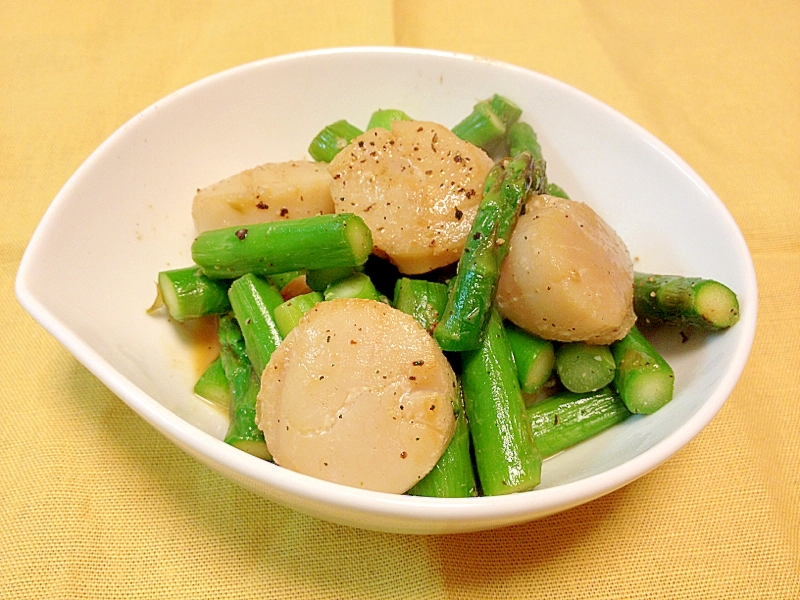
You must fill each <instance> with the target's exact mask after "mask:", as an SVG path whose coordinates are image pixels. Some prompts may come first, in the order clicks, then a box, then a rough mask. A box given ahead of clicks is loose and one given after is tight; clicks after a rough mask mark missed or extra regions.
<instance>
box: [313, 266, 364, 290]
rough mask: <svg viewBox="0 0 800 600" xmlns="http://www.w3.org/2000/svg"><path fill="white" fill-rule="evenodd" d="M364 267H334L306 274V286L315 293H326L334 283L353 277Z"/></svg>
mask: <svg viewBox="0 0 800 600" xmlns="http://www.w3.org/2000/svg"><path fill="white" fill-rule="evenodd" d="M361 268H362V267H333V268H331V269H318V270H315V271H309V272H308V273H306V285H308V287H310V288H311V289H312V290H314V291H315V292H324V291H325V290H326V289H327V287H328V286H329V285H330V284H332V283H333V282H334V281H339V280H340V279H344V278H345V277H348V276H349V275H352V274H353V272H354V271H357V270H359V269H361Z"/></svg>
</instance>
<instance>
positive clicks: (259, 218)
mask: <svg viewBox="0 0 800 600" xmlns="http://www.w3.org/2000/svg"><path fill="white" fill-rule="evenodd" d="M521 116H522V111H521V110H520V109H519V108H518V107H517V105H516V104H514V103H513V102H512V101H510V100H508V99H507V98H504V97H502V96H499V95H497V94H495V95H494V96H492V97H491V98H489V99H487V100H485V101H481V102H479V103H478V104H477V105H476V106H475V108H474V111H473V113H472V114H471V115H469V116H467V117H466V118H465V119H464V120H463V121H462V122H460V123H458V124H457V125H456V126H454V127H453V128H452V130H451V129H447V128H446V127H444V126H443V125H440V124H436V123H431V122H427V121H417V120H413V119H411V118H410V117H409V116H408V115H406V114H405V113H404V112H402V111H398V110H393V111H385V110H379V111H376V112H375V113H374V115H373V118H372V119H371V121H370V123H369V125H368V126H367V130H366V131H363V132H362V131H361V130H360V129H358V128H357V127H354V126H353V125H351V124H349V123H347V122H346V121H338V122H336V123H334V124H333V125H332V126H331V127H329V128H326V129H323V131H322V132H321V133H320V135H319V136H317V138H315V139H314V141H313V142H312V145H311V148H310V153H311V154H312V156H317V157H318V159H319V160H318V161H317V162H303V161H290V162H287V163H271V164H267V165H260V166H258V167H255V168H253V169H249V170H247V171H244V172H242V173H239V174H238V175H234V176H232V177H229V178H228V179H226V180H224V181H222V182H220V183H218V184H214V185H212V186H209V187H207V188H204V189H201V190H198V193H197V195H196V196H195V201H194V206H193V218H194V222H195V226H196V229H197V232H198V236H197V238H196V239H195V241H194V243H193V245H192V257H193V259H194V261H195V262H196V263H197V264H196V265H194V266H190V267H187V268H181V269H174V270H170V271H164V272H162V273H160V274H159V288H160V294H161V297H162V298H163V299H165V301H166V303H167V308H168V310H169V312H170V314H171V315H172V317H173V318H175V319H177V320H185V319H187V318H205V317H208V316H210V315H221V317H220V341H221V349H220V357H219V360H218V361H214V363H212V365H211V366H210V367H209V369H208V371H207V372H206V373H204V375H203V376H202V377H201V378H200V380H199V381H198V385H197V386H196V388H195V389H196V391H198V393H200V394H201V395H203V396H204V397H207V398H211V397H212V396H213V397H214V398H215V399H217V398H222V399H223V400H222V402H223V403H226V404H227V405H228V406H229V414H230V419H231V423H230V426H229V430H228V435H227V436H226V441H227V442H228V443H230V444H232V445H234V446H237V447H239V448H241V449H243V450H245V451H247V452H250V453H251V454H254V455H256V456H259V457H261V458H264V459H266V460H271V461H274V462H275V463H276V464H278V465H280V466H283V467H286V468H289V469H291V470H294V471H297V472H300V473H304V474H307V475H311V476H313V477H317V478H320V479H326V480H328V481H332V482H335V483H341V484H344V485H348V486H352V487H360V488H363V489H369V490H375V491H384V492H393V493H409V494H412V495H422V496H426V495H430V496H441V497H468V496H475V495H479V494H482V495H503V494H508V493H513V492H519V491H526V490H530V489H533V488H535V487H536V486H537V485H538V484H539V483H540V479H541V467H542V461H543V458H546V457H548V456H552V455H554V454H556V453H558V452H560V451H562V450H564V449H565V448H568V447H570V446H572V445H574V444H576V443H579V442H581V441H583V440H585V439H586V438H588V437H590V436H592V435H595V434H597V433H599V432H601V431H603V430H605V429H606V428H608V427H610V426H612V425H614V424H616V423H619V422H621V421H623V420H625V419H626V418H628V417H629V416H631V415H632V414H635V413H639V414H651V413H653V412H655V411H656V410H658V409H660V408H661V407H663V406H664V405H665V404H666V403H667V402H669V401H670V400H671V398H672V395H673V384H674V374H673V371H672V369H671V367H670V366H669V364H668V363H667V361H666V360H664V359H663V357H661V355H660V354H659V352H658V351H657V350H656V349H655V347H654V346H653V345H652V344H651V343H650V342H649V341H648V340H647V338H646V337H645V336H644V335H642V333H641V332H640V331H639V330H638V328H637V327H636V326H635V324H634V323H635V321H636V319H637V316H638V318H639V319H641V320H644V321H646V322H647V323H648V324H650V325H653V324H655V323H668V324H673V325H674V324H679V325H684V326H692V327H702V328H707V329H724V328H727V327H730V326H731V325H733V324H734V323H736V321H737V320H738V317H739V306H738V299H737V297H736V295H735V294H734V293H733V292H732V291H731V290H730V289H729V288H728V287H727V286H725V285H723V284H722V283H719V282H717V281H714V280H708V279H701V278H697V277H694V278H689V277H684V276H674V275H668V276H667V275H653V274H641V273H636V272H634V267H633V260H632V258H631V256H630V255H629V253H628V250H627V248H626V246H625V244H624V242H623V241H622V240H621V238H620V237H619V236H618V235H617V234H616V232H615V231H614V230H613V229H612V228H611V227H610V226H609V225H608V224H606V223H605V221H603V219H602V218H600V216H599V215H598V214H597V213H595V212H594V211H593V210H592V209H591V208H590V207H589V206H588V205H586V204H585V203H582V202H579V201H575V200H571V199H569V198H568V196H567V194H566V192H564V191H563V190H562V189H561V188H560V187H559V186H557V185H555V184H553V183H552V182H549V183H548V180H547V173H546V163H545V161H544V158H543V156H542V151H541V146H540V145H539V143H538V140H537V138H536V135H535V133H534V132H533V130H532V128H531V127H530V125H529V124H528V123H526V122H524V121H522V120H520V118H521ZM490 153H491V155H490ZM325 161H329V163H330V164H329V165H328V166H327V168H324V167H323V165H324V164H325ZM270 176H271V177H270ZM385 272H389V273H393V274H392V275H390V276H389V278H388V283H387V280H386V278H385V276H384V275H385ZM373 278H375V279H378V278H380V279H382V285H376V284H375V282H374V281H373ZM178 282H179V283H178ZM379 287H383V289H379ZM207 291H208V293H209V295H210V297H212V298H213V301H211V302H208V303H205V302H201V303H199V304H198V303H197V300H198V298H200V297H203V295H204V294H205V293H206V292H207ZM226 296H227V300H228V302H226ZM184 297H187V298H189V299H190V300H191V301H192V303H193V305H194V306H198V308H197V310H195V312H194V313H193V312H192V310H190V309H187V308H186V304H184V302H183V298H184ZM237 328H238V330H237ZM212 374H213V375H215V376H217V377H218V378H219V381H220V384H219V385H218V386H213V385H209V381H211V375H212ZM532 374H534V375H532ZM206 386H208V388H209V389H210V390H213V392H211V391H206ZM220 386H221V387H222V388H223V389H222V391H220V390H219V387H220ZM224 388H227V391H228V394H227V395H226V393H225V391H226V390H225V389H224ZM216 401H219V400H216Z"/></svg>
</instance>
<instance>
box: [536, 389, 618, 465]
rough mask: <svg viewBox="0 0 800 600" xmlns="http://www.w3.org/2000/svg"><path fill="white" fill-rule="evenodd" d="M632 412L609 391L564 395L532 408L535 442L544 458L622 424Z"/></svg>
mask: <svg viewBox="0 0 800 600" xmlns="http://www.w3.org/2000/svg"><path fill="white" fill-rule="evenodd" d="M629 416H631V412H630V411H629V410H628V409H627V407H626V406H625V403H624V402H623V401H622V399H621V398H620V397H619V395H618V394H617V393H616V392H615V391H614V390H612V389H611V388H609V387H605V388H602V389H600V390H597V391H594V392H586V393H582V394H577V393H575V392H561V393H558V394H556V395H554V396H551V397H550V398H547V399H545V400H542V401H540V402H537V403H535V404H532V405H531V406H529V407H528V419H529V420H530V423H531V431H532V432H533V439H534V442H535V443H536V447H537V448H538V449H539V452H541V453H542V456H543V457H544V458H547V457H548V456H552V455H553V454H556V453H557V452H561V451H562V450H564V449H566V448H569V447H570V446H574V445H575V444H577V443H578V442H582V441H583V440H586V439H589V438H590V437H592V436H594V435H597V434H598V433H600V432H601V431H604V430H606V429H608V428H609V427H611V426H612V425H616V424H617V423H621V422H622V421H624V420H625V419H627V418H628V417H629Z"/></svg>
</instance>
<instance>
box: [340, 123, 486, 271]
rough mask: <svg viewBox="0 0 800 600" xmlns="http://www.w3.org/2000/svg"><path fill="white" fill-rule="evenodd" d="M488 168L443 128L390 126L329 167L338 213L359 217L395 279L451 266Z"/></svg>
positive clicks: (475, 152) (481, 155) (483, 158)
mask: <svg viewBox="0 0 800 600" xmlns="http://www.w3.org/2000/svg"><path fill="white" fill-rule="evenodd" d="M492 164H493V163H492V159H491V158H490V157H489V156H488V155H487V154H486V153H485V152H484V151H483V150H481V149H480V148H477V147H476V146H473V145H472V144H469V143H467V142H464V141H462V140H460V139H459V138H457V137H456V136H455V135H454V134H453V133H452V132H451V131H450V130H449V129H447V128H446V127H443V126H442V125H439V124H436V123H429V122H424V121H395V122H394V123H392V131H391V132H390V131H387V130H385V129H380V128H376V129H371V130H369V131H367V132H366V133H364V134H363V135H361V136H359V137H357V138H355V139H354V140H353V141H352V143H351V144H350V145H349V146H347V147H346V148H344V149H343V150H342V151H341V152H340V153H339V154H338V155H337V156H336V158H334V159H333V161H331V164H330V173H331V175H332V176H333V184H332V185H331V196H332V197H333V202H334V208H335V210H336V212H337V213H339V212H352V213H355V214H357V215H359V216H360V217H361V218H362V219H364V221H365V222H366V223H367V225H368V226H369V228H370V229H371V230H372V236H373V239H374V244H375V248H374V251H375V253H376V254H378V255H380V256H383V257H384V258H388V259H389V260H391V261H392V262H393V263H394V264H395V265H396V266H397V267H398V269H399V270H400V272H402V273H405V274H418V273H426V272H428V271H432V270H434V269H436V268H439V267H443V266H445V265H449V264H451V263H454V262H456V261H457V260H458V257H459V256H460V254H461V251H462V250H463V248H464V243H465V241H466V237H467V235H468V234H469V230H470V226H471V224H472V221H473V219H474V218H475V213H476V211H477V207H478V204H480V201H481V199H482V198H483V181H484V179H485V178H486V175H487V173H488V172H489V169H491V167H492Z"/></svg>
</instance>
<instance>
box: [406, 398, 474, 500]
mask: <svg viewBox="0 0 800 600" xmlns="http://www.w3.org/2000/svg"><path fill="white" fill-rule="evenodd" d="M458 397H459V399H458V405H457V406H454V407H453V410H454V412H455V414H456V430H455V432H454V433H453V437H452V438H451V439H450V443H449V444H448V445H447V448H446V449H445V451H444V454H442V456H441V458H440V459H439V461H438V462H437V463H436V464H435V465H434V467H433V469H431V470H430V471H429V472H428V474H427V475H426V476H425V477H423V478H422V479H421V480H420V481H419V483H417V484H416V485H415V486H414V487H412V488H411V489H410V490H408V492H407V493H408V494H409V495H411V496H429V497H433V498H469V497H471V496H477V495H478V485H477V482H476V481H475V470H474V467H473V465H472V454H471V451H470V447H471V444H470V439H469V425H468V424H467V415H466V413H465V411H464V401H463V396H462V394H461V392H460V391H459V395H458Z"/></svg>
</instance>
